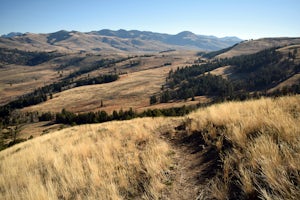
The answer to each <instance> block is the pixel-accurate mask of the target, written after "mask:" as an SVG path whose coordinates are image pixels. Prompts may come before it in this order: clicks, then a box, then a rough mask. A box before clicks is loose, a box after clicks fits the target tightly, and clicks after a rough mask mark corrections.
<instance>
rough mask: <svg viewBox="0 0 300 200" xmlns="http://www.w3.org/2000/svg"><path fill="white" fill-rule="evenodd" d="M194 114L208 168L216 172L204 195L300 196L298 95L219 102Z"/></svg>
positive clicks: (192, 126)
mask: <svg viewBox="0 0 300 200" xmlns="http://www.w3.org/2000/svg"><path fill="white" fill-rule="evenodd" d="M189 117H190V118H191V123H190V126H189V127H190V129H189V133H190V134H193V135H194V136H196V135H199V134H201V137H200V138H201V139H202V140H203V144H204V145H205V148H204V152H205V151H206V153H203V154H202V155H204V157H205V158H207V159H208V160H209V161H208V162H207V164H208V166H207V168H205V169H204V170H203V171H204V172H205V171H206V170H211V171H210V172H209V174H208V176H207V177H209V179H208V180H206V181H203V185H205V186H203V187H202V188H201V191H200V196H201V195H202V196H205V195H209V196H211V197H212V198H216V199H228V198H229V199H237V198H241V199H253V198H261V199H299V197H300V189H299V183H300V175H299V171H300V148H299V147H300V97H299V96H295V97H283V98H279V99H276V100H271V99H262V100H255V101H248V102H241V103H239V102H232V103H225V104H220V105H214V106H211V107H209V108H207V109H203V110H199V111H198V112H196V113H193V114H191V115H190V116H189ZM208 153H210V154H211V155H214V156H215V157H214V158H208V157H207V155H205V154H208ZM212 166H215V167H216V168H217V169H218V170H216V169H214V170H216V171H215V172H212V170H213V169H211V168H210V167H212Z"/></svg>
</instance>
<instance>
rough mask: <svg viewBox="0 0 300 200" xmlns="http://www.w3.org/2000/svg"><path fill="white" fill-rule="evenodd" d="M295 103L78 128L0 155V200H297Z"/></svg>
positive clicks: (230, 106) (299, 107) (217, 108)
mask: <svg viewBox="0 0 300 200" xmlns="http://www.w3.org/2000/svg"><path fill="white" fill-rule="evenodd" d="M299 113H300V96H299V95H298V96H291V97H282V98H278V99H260V100H250V101H246V102H228V103H223V104H216V105H213V106H211V107H208V108H203V109H200V110H198V111H196V112H194V113H192V114H190V115H188V116H186V117H183V118H153V119H151V118H143V119H135V120H130V121H124V122H109V123H104V124H97V125H84V126H75V127H71V128H68V129H63V130H61V131H58V132H55V133H52V134H48V135H45V136H42V137H39V138H36V139H33V140H31V141H27V142H25V143H22V144H18V145H15V146H13V147H11V148H9V149H6V150H4V151H1V152H0V160H1V162H0V172H1V176H0V188H1V190H0V198H1V199H57V198H60V199H195V198H198V199H258V198H260V199H299V197H300V189H299V184H300V175H299V171H300V156H299V155H300V149H299V146H300V126H299V124H300V114H299Z"/></svg>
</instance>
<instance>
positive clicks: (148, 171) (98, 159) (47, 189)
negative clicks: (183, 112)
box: [0, 119, 171, 199]
mask: <svg viewBox="0 0 300 200" xmlns="http://www.w3.org/2000/svg"><path fill="white" fill-rule="evenodd" d="M160 121H161V119H155V120H154V121H152V120H151V119H147V120H145V119H136V120H133V121H130V122H112V123H105V124H101V125H85V126H78V127H73V128H69V129H65V130H61V131H59V132H56V133H53V134H49V135H46V136H43V137H39V138H37V139H34V140H32V141H29V142H26V143H23V144H20V145H17V146H15V147H13V148H10V149H7V150H5V151H3V152H1V155H0V160H1V164H0V172H1V176H0V188H1V190H0V198H1V199H123V198H125V199H158V197H159V196H160V195H161V194H160V191H161V190H162V189H163V188H164V187H165V185H164V184H163V182H164V180H165V179H166V177H165V175H164V171H165V170H167V169H168V167H169V166H170V164H171V160H170V156H169V155H170V152H171V151H170V147H169V145H168V144H167V143H166V142H164V141H163V140H161V139H159V137H157V134H155V132H154V130H155V128H157V126H158V124H160Z"/></svg>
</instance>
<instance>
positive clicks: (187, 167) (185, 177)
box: [162, 131, 213, 200]
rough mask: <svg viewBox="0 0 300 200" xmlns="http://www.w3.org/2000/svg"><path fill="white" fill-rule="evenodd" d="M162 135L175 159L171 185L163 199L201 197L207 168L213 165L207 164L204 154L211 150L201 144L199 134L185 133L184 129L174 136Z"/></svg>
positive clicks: (188, 199)
mask: <svg viewBox="0 0 300 200" xmlns="http://www.w3.org/2000/svg"><path fill="white" fill-rule="evenodd" d="M162 137H163V139H164V140H165V141H167V142H168V143H169V144H170V145H171V146H172V147H173V150H174V160H175V169H174V170H173V171H172V175H171V176H172V181H171V186H170V188H169V191H168V192H167V194H166V195H165V197H164V199H170V200H171V199H172V200H195V199H197V200H200V199H203V197H204V196H206V195H205V194H204V193H203V192H204V190H203V189H202V188H203V187H204V184H203V183H204V182H205V181H206V177H207V176H208V174H207V173H208V171H207V169H208V168H210V167H213V166H208V165H207V163H208V162H207V160H206V155H207V153H208V154H210V153H211V151H210V150H207V149H205V146H204V145H202V144H203V140H202V138H200V137H201V136H200V134H197V133H196V134H191V135H186V133H185V131H176V134H175V136H172V137H171V136H170V135H166V134H165V135H163V136H162ZM204 154H205V155H204Z"/></svg>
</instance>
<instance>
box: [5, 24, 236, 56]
mask: <svg viewBox="0 0 300 200" xmlns="http://www.w3.org/2000/svg"><path fill="white" fill-rule="evenodd" d="M8 35H9V34H8ZM11 35H12V37H7V36H3V37H0V48H13V49H15V48H18V49H20V50H27V51H28V50H30V51H40V49H43V51H60V52H106V53H107V52H111V53H116V52H159V51H164V50H169V49H177V50H184V49H185V50H191V49H194V50H205V51H207V50H219V49H222V48H226V47H229V46H231V45H233V44H235V43H238V42H240V41H241V40H240V39H239V38H237V37H225V38H217V37H214V36H202V35H195V34H194V33H191V32H187V31H185V32H181V33H179V34H177V35H170V34H162V33H154V32H149V31H137V30H132V31H126V30H122V29H121V30H118V31H112V30H106V29H104V30H100V31H92V32H87V33H82V32H78V31H70V32H68V31H64V30H61V31H58V32H55V33H49V34H32V33H26V34H22V35H20V34H17V35H15V34H11Z"/></svg>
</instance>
